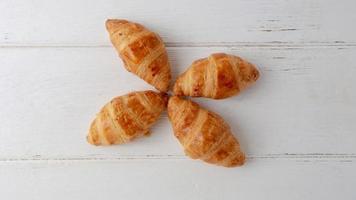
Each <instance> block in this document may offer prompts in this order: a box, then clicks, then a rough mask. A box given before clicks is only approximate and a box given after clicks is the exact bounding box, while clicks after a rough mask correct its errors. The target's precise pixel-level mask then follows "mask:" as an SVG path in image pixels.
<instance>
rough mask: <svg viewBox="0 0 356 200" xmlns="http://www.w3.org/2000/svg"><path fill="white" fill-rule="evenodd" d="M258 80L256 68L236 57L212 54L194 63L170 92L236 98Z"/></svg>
mask: <svg viewBox="0 0 356 200" xmlns="http://www.w3.org/2000/svg"><path fill="white" fill-rule="evenodd" d="M258 78H259V72H258V70H257V69H256V67H255V66H254V65H253V64H251V63H249V62H247V61H245V60H243V59H242V58H240V57H237V56H234V55H229V54H225V53H215V54H212V55H210V56H209V57H207V58H203V59H199V60H196V61H195V62H193V63H192V65H191V66H190V67H189V68H188V70H187V71H185V72H184V73H183V74H182V75H180V76H179V77H178V78H177V80H176V82H175V84H174V88H173V92H174V94H175V95H178V96H192V97H207V98H213V99H224V98H227V97H231V96H233V95H237V94H239V93H240V92H241V91H243V90H244V89H245V88H247V87H248V86H249V85H251V84H252V83H254V82H255V81H256V80H257V79H258Z"/></svg>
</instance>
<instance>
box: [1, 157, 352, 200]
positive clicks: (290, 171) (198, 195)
mask: <svg viewBox="0 0 356 200" xmlns="http://www.w3.org/2000/svg"><path fill="white" fill-rule="evenodd" d="M355 167H356V166H355V162H353V163H323V162H317V163H311V162H298V163H295V162H289V161H286V162H285V161H274V160H273V161H262V160H256V161H251V162H249V163H248V164H247V165H245V166H244V167H242V168H233V169H226V168H218V167H215V166H211V165H206V164H202V163H200V162H190V161H188V160H171V161H142V160H139V161H135V160H133V161H125V162H121V161H118V162H66V163H62V162H49V163H47V162H35V163H32V162H8V163H6V162H5V163H4V162H3V163H0V177H1V179H0V187H1V195H2V197H3V198H5V197H6V199H10V200H12V199H28V200H32V199H33V200H38V199H55V200H57V199H69V200H72V199H73V200H74V199H75V200H76V199H88V200H91V199H93V200H94V199H126V200H133V199H172V200H181V199H202V200H203V199H204V200H216V199H266V200H274V199H290V200H300V199H305V200H314V199H325V200H333V199H343V200H354V199H355V198H356V193H355V184H356V174H355Z"/></svg>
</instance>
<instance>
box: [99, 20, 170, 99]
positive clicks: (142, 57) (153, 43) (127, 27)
mask: <svg viewBox="0 0 356 200" xmlns="http://www.w3.org/2000/svg"><path fill="white" fill-rule="evenodd" d="M106 29H107V30H108V32H109V35H110V39H111V42H112V44H113V45H114V47H115V48H116V50H117V52H118V54H119V56H120V57H121V58H122V60H123V62H124V65H125V68H126V69H127V70H128V71H129V72H132V73H134V74H136V75H137V76H139V77H140V78H142V79H143V80H145V81H146V82H147V83H149V84H151V85H153V86H154V87H155V88H156V89H158V90H160V91H162V92H167V91H168V89H169V84H170V80H171V70H170V64H169V61H168V56H167V51H166V49H165V46H164V43H163V41H162V39H161V38H160V37H159V35H158V34H156V33H154V32H151V31H150V30H148V29H147V28H145V27H144V26H142V25H140V24H138V23H134V22H130V21H127V20H120V19H108V20H107V21H106Z"/></svg>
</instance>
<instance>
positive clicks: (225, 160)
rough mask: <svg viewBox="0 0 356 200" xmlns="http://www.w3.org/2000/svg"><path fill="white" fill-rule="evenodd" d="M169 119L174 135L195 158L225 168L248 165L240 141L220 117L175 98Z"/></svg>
mask: <svg viewBox="0 0 356 200" xmlns="http://www.w3.org/2000/svg"><path fill="white" fill-rule="evenodd" d="M168 116H169V119H170V121H171V123H172V126H173V130H174V135H175V136H176V137H177V138H178V140H179V142H180V143H181V144H182V146H183V147H184V149H185V150H184V151H185V153H186V154H187V155H188V156H190V157H191V158H193V159H201V160H203V161H205V162H208V163H213V164H216V165H222V166H225V167H234V166H239V165H242V164H243V163H244V161H245V155H244V153H243V152H242V151H241V150H240V145H239V142H238V141H237V139H235V137H234V136H233V135H232V133H231V130H230V127H229V125H228V124H227V123H226V122H225V121H224V120H223V119H222V118H221V117H220V116H219V115H217V114H215V113H213V112H210V111H208V110H205V109H203V108H201V107H200V106H199V105H198V104H196V103H194V102H192V101H189V100H184V99H181V98H179V97H177V96H173V97H171V98H170V99H169V101H168Z"/></svg>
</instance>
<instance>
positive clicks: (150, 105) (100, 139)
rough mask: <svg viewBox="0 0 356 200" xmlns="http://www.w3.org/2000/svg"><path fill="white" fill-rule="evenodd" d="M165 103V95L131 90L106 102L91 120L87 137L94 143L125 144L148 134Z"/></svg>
mask: <svg viewBox="0 0 356 200" xmlns="http://www.w3.org/2000/svg"><path fill="white" fill-rule="evenodd" d="M166 105H167V96H166V95H165V94H163V93H161V94H159V93H156V92H153V91H143V92H131V93H129V94H126V95H124V96H119V97H116V98H114V99H113V100H111V101H110V102H109V103H107V104H106V105H105V106H104V107H103V108H102V109H101V111H100V113H99V114H98V115H97V117H96V119H95V120H94V121H93V122H92V124H91V126H90V130H89V135H88V137H87V140H88V142H89V143H91V144H94V145H110V144H122V143H126V142H128V141H130V140H132V139H134V138H136V137H138V136H140V135H143V134H147V133H148V131H149V128H150V127H151V126H152V124H153V123H154V122H155V121H157V119H158V117H159V116H160V114H161V112H162V111H163V110H164V109H165V107H166Z"/></svg>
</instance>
